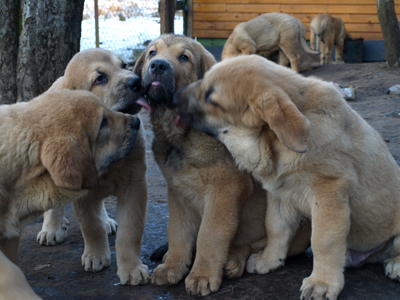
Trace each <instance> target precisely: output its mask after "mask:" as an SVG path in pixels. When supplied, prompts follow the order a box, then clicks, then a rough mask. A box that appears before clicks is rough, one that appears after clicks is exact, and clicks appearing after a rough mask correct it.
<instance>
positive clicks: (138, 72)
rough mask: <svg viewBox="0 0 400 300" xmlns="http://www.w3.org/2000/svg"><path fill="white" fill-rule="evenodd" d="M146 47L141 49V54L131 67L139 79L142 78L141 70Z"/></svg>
mask: <svg viewBox="0 0 400 300" xmlns="http://www.w3.org/2000/svg"><path fill="white" fill-rule="evenodd" d="M146 53H147V49H146V50H144V51H143V53H142V55H140V57H139V58H138V60H137V61H136V63H135V65H134V66H133V68H132V71H133V73H135V74H136V75H137V76H139V79H140V80H142V72H143V65H144V61H145V58H146Z"/></svg>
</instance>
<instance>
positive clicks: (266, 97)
mask: <svg viewBox="0 0 400 300" xmlns="http://www.w3.org/2000/svg"><path fill="white" fill-rule="evenodd" d="M253 110H254V112H255V113H256V114H258V115H259V116H260V117H261V118H262V119H263V120H264V121H265V122H267V123H268V125H269V127H270V128H271V129H272V130H273V131H274V132H275V134H276V135H277V137H278V139H279V140H280V141H281V142H282V144H284V145H285V146H286V147H288V148H289V149H291V150H293V151H295V152H299V153H304V152H306V151H307V138H308V132H309V130H310V121H309V120H308V119H307V118H306V117H305V116H304V115H303V114H302V113H301V112H300V111H299V110H298V108H297V107H296V105H294V103H293V102H292V101H291V100H290V98H289V97H288V95H287V94H286V93H284V92H283V91H277V92H275V93H271V94H263V95H262V96H261V97H260V98H258V99H257V100H256V101H255V103H254V104H253Z"/></svg>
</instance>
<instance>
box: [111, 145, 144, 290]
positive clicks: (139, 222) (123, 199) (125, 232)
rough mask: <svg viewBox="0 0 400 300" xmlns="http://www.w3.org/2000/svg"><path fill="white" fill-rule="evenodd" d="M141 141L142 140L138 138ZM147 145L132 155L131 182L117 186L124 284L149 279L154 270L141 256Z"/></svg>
mask: <svg viewBox="0 0 400 300" xmlns="http://www.w3.org/2000/svg"><path fill="white" fill-rule="evenodd" d="M138 142H139V141H138ZM142 142H143V144H142V145H138V143H137V144H136V147H135V149H134V151H133V152H132V154H131V155H130V157H134V158H135V159H137V160H136V161H133V163H132V166H133V168H130V170H132V171H133V172H132V173H131V174H125V175H126V176H129V178H130V181H129V184H127V185H124V186H122V185H121V186H120V187H119V188H118V189H117V197H118V202H117V220H118V223H119V224H120V225H119V228H118V232H117V240H116V245H115V248H116V252H117V265H118V271H117V274H118V276H119V279H120V281H121V284H123V285H125V284H129V285H138V284H142V283H147V282H148V281H149V277H150V273H149V269H148V267H147V266H146V265H144V264H143V262H142V259H141V247H142V236H143V231H144V226H145V223H146V207H147V198H148V190H147V177H146V171H147V164H146V152H145V151H146V149H145V146H144V140H142Z"/></svg>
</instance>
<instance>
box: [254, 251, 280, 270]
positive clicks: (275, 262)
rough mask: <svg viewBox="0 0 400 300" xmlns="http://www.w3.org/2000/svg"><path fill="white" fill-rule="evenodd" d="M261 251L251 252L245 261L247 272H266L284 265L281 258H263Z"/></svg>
mask: <svg viewBox="0 0 400 300" xmlns="http://www.w3.org/2000/svg"><path fill="white" fill-rule="evenodd" d="M262 254H263V253H262V252H259V253H253V254H252V255H250V257H249V259H248V260H247V262H246V272H247V273H257V274H267V273H269V272H271V271H274V270H276V269H278V268H280V267H283V266H284V265H285V260H284V259H282V258H273V259H265V258H263V256H262Z"/></svg>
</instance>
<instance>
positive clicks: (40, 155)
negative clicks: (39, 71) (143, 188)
mask: <svg viewBox="0 0 400 300" xmlns="http://www.w3.org/2000/svg"><path fill="white" fill-rule="evenodd" d="M0 120H1V121H0V141H1V143H0V145H1V146H0V170H1V173H0V250H1V252H0V266H1V268H0V297H2V298H3V299H12V298H16V299H21V298H25V299H29V295H32V293H33V292H32V291H31V290H30V288H29V285H28V284H27V282H26V279H25V278H24V276H23V274H22V272H21V271H20V270H19V269H18V267H17V266H15V265H14V264H13V263H12V262H14V263H17V260H18V244H19V237H20V235H21V232H22V229H23V227H24V226H25V225H26V224H28V223H30V222H32V221H34V220H35V219H36V218H37V217H38V216H39V215H40V214H42V213H43V212H44V211H45V210H48V209H51V208H57V207H63V206H64V205H66V204H68V203H70V202H73V201H77V200H78V199H80V198H82V197H83V196H85V195H87V194H88V192H89V190H90V189H93V188H95V186H96V185H97V184H98V182H99V177H100V176H101V175H103V174H104V173H106V172H107V170H108V169H109V168H110V167H111V165H112V164H114V163H116V162H118V161H120V160H121V159H123V158H125V157H126V156H127V155H128V154H129V153H130V152H131V151H132V149H133V147H134V146H135V143H136V139H137V134H138V131H139V127H140V120H139V119H138V118H136V117H134V116H129V115H126V114H122V113H117V112H113V111H111V110H108V109H107V108H106V107H105V106H104V105H103V103H102V102H101V101H100V99H99V98H98V97H97V96H96V95H94V94H93V93H90V92H87V91H71V90H60V91H57V92H48V93H45V94H43V95H41V96H39V97H37V98H35V99H33V100H32V101H30V102H25V103H18V104H13V105H1V106H0ZM3 253H4V254H5V255H3ZM9 260H11V261H12V262H11V261H9ZM12 296H13V297H12ZM33 298H35V297H34V296H32V299H33Z"/></svg>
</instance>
